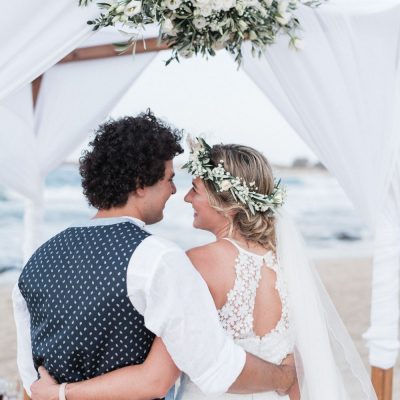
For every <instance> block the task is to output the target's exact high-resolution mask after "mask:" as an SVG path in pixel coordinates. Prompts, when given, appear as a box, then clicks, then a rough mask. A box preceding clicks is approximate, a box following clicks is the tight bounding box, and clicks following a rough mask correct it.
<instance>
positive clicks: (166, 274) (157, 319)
mask: <svg viewBox="0 0 400 400" xmlns="http://www.w3.org/2000/svg"><path fill="white" fill-rule="evenodd" d="M127 287H128V295H129V298H130V300H131V302H132V304H133V305H134V307H135V308H136V309H137V310H138V311H139V313H141V314H142V315H143V316H144V319H145V325H146V327H147V328H148V329H149V330H151V331H152V332H154V333H155V334H156V335H157V336H159V337H161V338H162V339H163V341H164V343H165V345H166V347H167V349H168V352H169V353H170V355H171V357H172V359H173V360H174V362H175V363H176V365H177V366H178V368H179V369H181V370H182V371H183V372H185V373H186V374H187V375H189V377H190V379H191V380H192V381H193V382H194V383H195V384H196V385H197V386H199V388H200V389H201V390H202V391H203V392H204V393H206V394H212V393H224V392H226V391H227V390H228V389H229V387H230V386H231V385H232V383H233V382H234V381H235V380H236V378H237V377H238V376H239V374H240V373H241V371H242V369H243V367H244V364H245V360H246V354H245V352H244V350H243V349H242V348H241V347H239V346H237V345H235V343H234V342H233V340H232V339H231V338H230V337H228V336H227V335H226V334H225V332H224V331H223V329H222V327H221V325H220V323H219V319H218V314H217V310H216V308H215V305H214V302H213V299H212V297H211V294H210V292H209V290H208V287H207V285H206V283H205V282H204V280H203V279H202V277H201V276H200V274H199V273H198V272H197V271H196V269H195V268H194V267H193V265H192V264H191V262H190V260H189V258H188V257H187V256H186V254H185V252H184V251H183V250H182V249H180V248H179V247H178V246H177V245H175V244H174V243H172V242H170V241H168V240H165V239H162V238H159V237H156V236H149V237H148V238H146V239H145V240H144V241H143V242H142V243H141V244H140V245H139V246H138V247H137V249H136V250H135V252H134V253H133V255H132V258H131V260H130V263H129V267H128V271H127Z"/></svg>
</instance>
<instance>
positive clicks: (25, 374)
mask: <svg viewBox="0 0 400 400" xmlns="http://www.w3.org/2000/svg"><path fill="white" fill-rule="evenodd" d="M12 301H13V309H14V320H15V326H16V329H17V365H18V371H19V374H20V377H21V380H22V384H23V386H24V389H25V390H26V392H27V393H28V395H29V396H30V395H31V389H30V387H31V385H32V383H33V382H34V381H35V380H37V379H38V375H37V372H36V369H35V367H34V365H33V358H32V346H31V319H30V314H29V311H28V307H27V305H26V302H25V299H24V298H23V296H22V294H21V292H20V290H19V288H18V284H16V285H15V287H14V290H13V293H12Z"/></svg>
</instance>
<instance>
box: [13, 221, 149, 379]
mask: <svg viewBox="0 0 400 400" xmlns="http://www.w3.org/2000/svg"><path fill="white" fill-rule="evenodd" d="M147 236H149V233H147V232H145V231H144V230H142V229H141V228H139V227H138V226H137V225H135V224H134V223H133V222H132V221H131V220H129V219H128V218H125V219H124V218H113V219H111V218H105V219H94V220H92V221H90V222H88V224H87V225H85V226H79V227H72V228H68V229H66V230H65V231H63V232H61V233H60V234H58V235H56V236H54V237H53V238H52V239H50V240H49V241H48V242H46V243H45V244H44V245H43V246H41V247H40V248H39V249H38V250H37V251H36V252H35V254H34V255H33V256H32V258H31V259H30V260H29V261H28V263H27V264H26V266H25V267H24V269H23V271H22V274H21V276H20V278H19V282H18V284H19V288H20V291H21V294H22V295H23V297H24V298H25V300H26V303H27V306H28V309H29V313H30V316H31V339H32V355H33V360H34V364H35V366H36V368H38V367H39V366H40V365H43V366H44V367H46V368H47V369H48V370H49V372H50V374H51V375H52V376H54V377H55V378H56V379H57V381H58V382H76V381H81V380H84V379H89V378H92V377H95V376H98V375H101V374H103V373H106V372H108V371H112V370H114V369H117V368H120V367H123V366H126V365H133V364H140V363H142V362H143V361H144V360H145V358H146V356H147V354H148V352H149V350H150V347H151V345H152V343H153V340H154V334H153V333H152V332H150V331H149V330H148V329H146V327H145V326H144V319H143V317H142V316H141V315H140V314H139V313H138V312H137V311H136V309H135V308H134V307H133V305H132V304H131V302H130V301H129V298H128V295H127V287H126V272H127V267H128V264H129V260H130V258H131V256H132V253H133V252H134V251H135V249H136V247H137V246H138V245H139V244H140V243H141V242H142V240H143V239H145V238H146V237H147Z"/></svg>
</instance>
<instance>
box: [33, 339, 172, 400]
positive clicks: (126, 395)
mask: <svg viewBox="0 0 400 400" xmlns="http://www.w3.org/2000/svg"><path fill="white" fill-rule="evenodd" d="M42 371H43V370H42ZM44 371H45V370H44ZM179 373H180V371H179V370H178V369H177V367H176V366H175V363H174V362H173V361H172V359H171V357H170V355H169V354H168V352H167V349H166V348H165V346H164V344H163V342H162V340H161V339H160V338H156V339H155V340H154V343H153V345H152V347H151V350H150V353H149V355H148V357H147V358H146V360H145V361H144V363H143V364H139V365H131V366H128V367H124V368H120V369H117V370H115V371H112V372H109V373H107V374H104V375H101V376H98V377H96V378H93V379H89V380H87V381H82V382H77V383H69V384H68V385H67V386H66V398H67V399H68V400H112V399H119V400H150V399H155V398H162V397H165V396H166V394H167V392H168V390H169V388H170V387H171V386H172V385H173V384H174V383H175V381H176V379H177V378H178V376H179ZM43 375H44V376H43ZM41 376H42V378H41V379H40V380H39V381H36V382H35V383H34V384H33V385H32V386H31V390H32V400H58V391H59V385H58V384H57V383H56V382H55V381H54V380H52V378H51V377H50V376H49V375H47V374H46V372H44V373H42V374H41Z"/></svg>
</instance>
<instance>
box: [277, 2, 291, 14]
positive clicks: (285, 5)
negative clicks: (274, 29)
mask: <svg viewBox="0 0 400 400" xmlns="http://www.w3.org/2000/svg"><path fill="white" fill-rule="evenodd" d="M288 6H289V2H288V1H286V0H284V1H280V2H279V3H278V13H279V14H284V13H285V12H286V10H287V8H288Z"/></svg>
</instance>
